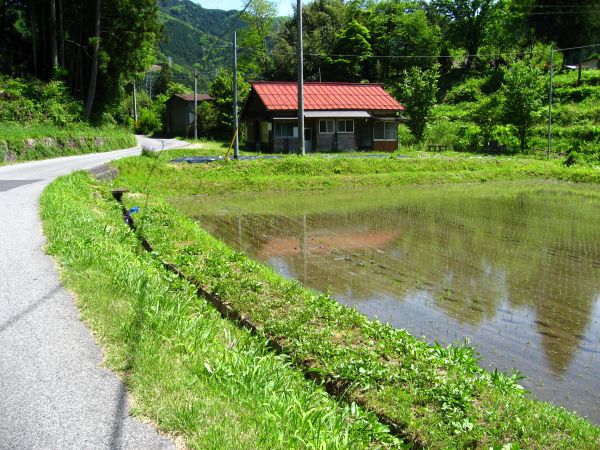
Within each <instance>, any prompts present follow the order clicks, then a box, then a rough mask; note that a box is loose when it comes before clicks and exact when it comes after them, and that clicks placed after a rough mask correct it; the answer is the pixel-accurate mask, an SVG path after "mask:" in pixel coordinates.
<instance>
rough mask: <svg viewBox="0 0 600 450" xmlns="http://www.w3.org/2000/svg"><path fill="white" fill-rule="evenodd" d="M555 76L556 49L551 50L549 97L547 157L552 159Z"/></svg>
mask: <svg viewBox="0 0 600 450" xmlns="http://www.w3.org/2000/svg"><path fill="white" fill-rule="evenodd" d="M553 74H554V48H550V95H549V96H548V151H547V152H546V157H547V158H550V152H551V151H552V82H553V80H552V76H553Z"/></svg>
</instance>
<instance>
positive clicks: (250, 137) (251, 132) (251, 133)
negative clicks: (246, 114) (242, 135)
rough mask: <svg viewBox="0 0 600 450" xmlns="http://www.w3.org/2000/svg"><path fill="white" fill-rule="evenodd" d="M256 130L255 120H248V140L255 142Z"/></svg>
mask: <svg viewBox="0 0 600 450" xmlns="http://www.w3.org/2000/svg"><path fill="white" fill-rule="evenodd" d="M254 139H255V132H254V122H248V123H247V124H246V140H247V141H248V142H254Z"/></svg>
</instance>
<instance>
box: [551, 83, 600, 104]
mask: <svg viewBox="0 0 600 450" xmlns="http://www.w3.org/2000/svg"><path fill="white" fill-rule="evenodd" d="M553 96H554V98H555V99H556V100H557V101H559V102H581V101H583V100H586V99H588V98H589V99H594V100H600V88H598V87H597V86H578V87H559V88H555V89H554V92H553Z"/></svg>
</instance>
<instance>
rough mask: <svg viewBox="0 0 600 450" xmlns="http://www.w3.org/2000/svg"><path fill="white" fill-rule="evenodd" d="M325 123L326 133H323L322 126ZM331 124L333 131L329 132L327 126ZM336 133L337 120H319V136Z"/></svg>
mask: <svg viewBox="0 0 600 450" xmlns="http://www.w3.org/2000/svg"><path fill="white" fill-rule="evenodd" d="M322 123H325V131H321V124H322ZM329 124H331V131H327V130H328V129H329V127H328V126H327V125H329ZM333 133H335V120H333V119H320V120H319V134H333Z"/></svg>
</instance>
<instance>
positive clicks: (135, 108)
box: [133, 79, 138, 123]
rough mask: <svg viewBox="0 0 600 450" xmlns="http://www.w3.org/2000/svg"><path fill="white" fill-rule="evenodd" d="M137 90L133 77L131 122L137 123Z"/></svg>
mask: <svg viewBox="0 0 600 450" xmlns="http://www.w3.org/2000/svg"><path fill="white" fill-rule="evenodd" d="M137 120H138V115H137V92H136V90H135V79H134V80H133V122H134V123H137Z"/></svg>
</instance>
